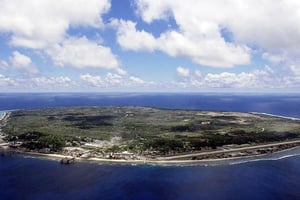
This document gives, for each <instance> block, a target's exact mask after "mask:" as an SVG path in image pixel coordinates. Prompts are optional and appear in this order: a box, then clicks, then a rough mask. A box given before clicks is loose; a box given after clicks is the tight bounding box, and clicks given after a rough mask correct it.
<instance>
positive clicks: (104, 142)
mask: <svg viewBox="0 0 300 200" xmlns="http://www.w3.org/2000/svg"><path fill="white" fill-rule="evenodd" d="M0 129H1V130H0V132H1V133H0V137H1V138H0V148H2V149H4V148H6V150H7V149H9V150H13V151H15V152H22V153H30V154H32V155H43V156H54V157H55V156H56V157H59V158H62V162H66V163H68V162H69V161H70V162H73V161H74V160H76V159H86V160H99V161H110V162H111V161H114V162H135V163H139V162H141V163H178V162H201V161H208V160H215V159H234V158H240V157H249V156H260V155H265V154H270V153H274V152H278V151H282V150H286V149H290V148H293V147H297V146H299V145H300V121H299V120H297V119H293V118H291V119H290V118H284V117H279V116H273V115H268V114H263V113H242V112H222V111H199V110H176V109H159V108H152V107H135V106H124V107H119V106H107V107H67V108H45V109H32V110H15V111H10V112H6V113H5V115H4V116H3V118H2V119H1V122H0Z"/></svg>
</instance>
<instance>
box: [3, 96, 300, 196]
mask: <svg viewBox="0 0 300 200" xmlns="http://www.w3.org/2000/svg"><path fill="white" fill-rule="evenodd" d="M89 105H119V106H122V105H133V106H155V107H161V108H174V109H200V110H223V111H245V112H264V113H271V114H276V115H284V116H289V117H300V95H229V94H135V93H134V94H0V110H11V109H22V108H41V107H64V106H89ZM289 155H294V156H289ZM299 155H300V149H296V150H293V151H290V152H286V153H281V154H279V155H274V156H272V157H265V158H260V159H252V160H251V159H250V160H240V161H233V162H224V163H218V164H209V165H192V166H188V165H185V166H184V165H183V166H153V165H116V164H104V163H92V162H77V163H76V164H74V165H69V166H64V165H60V164H59V163H58V162H57V161H55V160H49V159H41V158H32V157H28V156H22V155H6V156H1V155H0V199H300V181H299V180H300V156H299Z"/></svg>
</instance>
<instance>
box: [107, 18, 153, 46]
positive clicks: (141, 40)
mask: <svg viewBox="0 0 300 200" xmlns="http://www.w3.org/2000/svg"><path fill="white" fill-rule="evenodd" d="M111 25H113V26H114V27H117V41H118V43H119V44H120V45H121V47H122V48H123V49H124V50H132V51H141V50H146V51H153V50H154V49H155V47H156V39H155V38H154V37H153V36H152V35H151V34H150V33H148V32H146V31H144V30H141V31H137V30H136V27H135V26H136V23H134V22H132V21H124V20H116V19H115V20H113V21H112V22H111Z"/></svg>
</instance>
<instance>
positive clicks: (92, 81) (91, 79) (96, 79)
mask: <svg viewBox="0 0 300 200" xmlns="http://www.w3.org/2000/svg"><path fill="white" fill-rule="evenodd" d="M80 79H81V80H83V81H85V82H87V83H88V84H89V85H91V86H94V87H98V86H102V85H103V81H102V79H101V77H100V76H93V75H91V74H89V73H87V74H81V75H80Z"/></svg>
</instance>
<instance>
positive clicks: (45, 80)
mask: <svg viewBox="0 0 300 200" xmlns="http://www.w3.org/2000/svg"><path fill="white" fill-rule="evenodd" d="M31 82H32V83H33V85H34V86H33V87H37V88H39V89H40V88H56V89H61V88H68V87H72V86H75V85H76V84H75V82H74V81H72V80H71V79H70V78H69V77H67V76H59V77H44V76H42V77H35V78H32V79H31Z"/></svg>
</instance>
